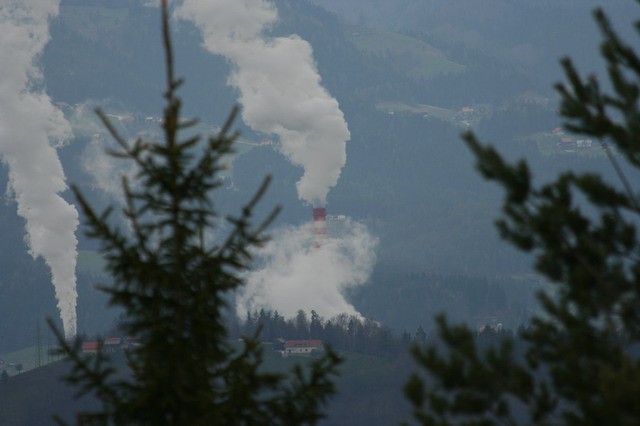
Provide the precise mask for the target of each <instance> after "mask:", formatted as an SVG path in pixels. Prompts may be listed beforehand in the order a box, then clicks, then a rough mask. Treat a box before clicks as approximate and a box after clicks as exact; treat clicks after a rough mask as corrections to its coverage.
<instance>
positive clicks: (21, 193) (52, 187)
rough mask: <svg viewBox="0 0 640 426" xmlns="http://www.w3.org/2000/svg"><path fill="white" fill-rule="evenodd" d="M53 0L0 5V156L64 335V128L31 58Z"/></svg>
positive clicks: (69, 243) (71, 236) (70, 332)
mask: <svg viewBox="0 0 640 426" xmlns="http://www.w3.org/2000/svg"><path fill="white" fill-rule="evenodd" d="M58 10H59V0H3V1H2V5H0V34H1V36H0V64H2V70H1V71H0V156H1V157H2V161H3V162H4V163H6V164H7V165H8V168H9V188H8V191H9V192H12V193H13V194H14V195H15V198H16V201H17V205H18V214H19V215H20V216H22V217H23V218H24V219H25V220H26V234H27V235H26V240H27V243H28V245H29V250H30V254H31V256H33V257H34V258H36V257H39V256H41V257H43V258H44V260H45V262H46V263H47V265H48V266H49V268H50V269H51V275H52V281H53V285H54V287H55V294H56V298H57V299H58V309H59V311H60V317H61V319H62V324H63V328H64V333H65V336H67V337H73V336H75V334H76V299H77V293H76V275H75V271H76V259H77V251H76V246H77V240H76V237H75V231H76V228H77V227H78V212H77V211H76V209H75V207H73V206H72V205H70V204H69V203H67V202H66V201H65V200H64V199H63V198H62V197H61V196H60V195H59V193H60V192H62V191H64V190H66V189H67V186H66V184H65V175H64V171H63V170H62V164H61V163H60V160H59V159H58V156H57V153H56V149H55V147H54V146H52V145H51V144H50V142H49V141H50V140H51V141H56V143H58V144H60V143H62V142H63V141H65V140H68V139H69V138H70V136H71V128H70V126H69V124H68V123H67V121H66V120H65V118H64V116H63V114H62V113H61V112H60V111H59V110H58V109H56V108H55V107H54V106H53V104H52V102H51V99H50V98H49V96H48V95H47V94H46V93H44V91H43V89H42V88H40V86H41V82H42V74H41V72H40V70H39V69H38V67H37V66H36V60H37V58H38V57H39V55H40V54H41V53H42V50H43V49H44V46H45V45H46V44H47V42H48V41H49V25H48V20H49V19H50V18H52V17H55V16H57V14H58Z"/></svg>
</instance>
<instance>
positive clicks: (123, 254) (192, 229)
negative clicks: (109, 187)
mask: <svg viewBox="0 0 640 426" xmlns="http://www.w3.org/2000/svg"><path fill="white" fill-rule="evenodd" d="M162 17H163V18H162V19H163V37H164V47H165V53H166V68H167V91H166V93H165V98H166V102H167V104H166V107H165V109H164V122H163V124H162V127H163V130H164V141H162V142H152V141H146V140H143V139H141V138H140V139H138V140H137V141H136V142H135V143H133V144H130V143H128V142H127V141H125V140H124V139H123V138H122V137H121V136H119V135H118V133H117V132H116V131H115V129H114V127H113V126H112V125H111V124H110V123H109V121H108V119H107V118H106V116H105V114H103V113H101V112H98V113H99V115H100V117H101V118H102V120H103V122H104V124H105V126H106V127H107V128H108V129H109V130H110V132H111V133H112V135H113V137H114V138H115V139H116V140H117V142H118V143H119V145H120V150H119V151H118V152H115V153H112V155H114V156H115V157H118V158H120V159H122V161H133V162H134V163H135V165H136V166H137V168H138V174H137V176H136V178H135V179H136V182H134V183H129V182H128V181H127V180H124V181H123V190H124V194H125V198H126V205H125V207H124V208H123V214H124V217H125V218H126V220H127V221H128V223H129V224H130V227H131V236H129V234H128V233H123V232H121V231H120V230H119V229H118V228H116V227H113V226H112V225H110V223H109V217H110V214H111V209H109V210H107V211H105V212H104V213H101V214H99V213H97V212H96V211H94V210H93V209H92V207H91V206H90V205H88V204H87V202H86V201H85V199H84V198H83V197H82V195H81V194H80V193H79V192H78V190H77V189H74V191H75V193H76V196H77V198H78V200H79V203H80V205H81V206H82V209H83V211H84V213H85V216H86V217H87V227H88V235H89V236H90V237H93V238H97V239H98V240H100V241H101V242H102V253H103V254H104V256H105V258H106V260H107V268H108V270H109V272H110V273H111V274H112V275H113V278H114V284H113V286H112V287H109V288H104V289H103V290H104V291H106V292H107V293H108V294H109V297H110V303H111V304H112V305H114V306H119V307H122V308H123V309H124V311H125V317H126V321H125V324H124V327H125V331H126V332H127V333H128V334H129V335H130V336H136V337H139V338H140V341H141V342H142V344H141V345H140V346H139V347H138V348H136V349H133V350H130V351H129V352H128V354H127V362H128V366H129V368H130V369H131V376H130V377H129V376H126V375H122V374H117V373H116V371H115V369H114V368H113V365H112V364H111V363H110V361H109V358H108V356H107V354H102V353H99V354H98V355H97V356H95V357H90V358H87V357H84V356H83V355H82V354H80V353H79V350H78V349H79V348H78V344H76V345H72V344H70V343H67V342H65V341H64V339H63V338H62V336H61V335H60V334H59V332H58V338H59V340H60V343H61V344H62V346H63V349H62V350H63V351H64V352H66V355H67V356H69V358H70V360H71V362H72V364H73V368H72V371H71V373H70V374H69V376H68V377H66V380H67V381H69V382H70V383H73V384H75V385H77V386H78V387H79V389H80V393H81V394H82V393H89V394H93V395H95V396H96V397H97V398H98V400H99V401H100V402H101V409H100V410H98V411H97V412H91V413H78V415H77V419H76V420H77V422H78V423H79V424H118V425H122V424H149V425H181V426H186V425H225V426H226V425H266V424H273V425H294V424H315V423H316V422H317V421H318V420H319V419H321V418H322V408H323V406H324V404H325V403H326V401H327V399H328V397H329V396H330V395H332V394H333V393H334V385H333V382H332V378H331V376H332V375H333V374H335V371H336V367H337V364H338V363H339V359H338V358H337V356H336V355H335V354H334V353H332V352H331V351H328V352H327V353H326V355H325V356H323V357H322V358H319V359H317V360H316V361H314V362H313V363H312V364H311V365H310V366H309V367H308V368H305V369H304V370H303V369H296V370H294V371H293V372H292V374H290V375H281V374H273V373H266V372H263V371H262V370H261V369H260V366H261V364H262V350H261V348H260V346H259V342H258V340H257V338H249V339H246V340H245V341H244V345H243V347H242V348H240V349H238V348H234V347H232V346H231V344H230V342H229V340H228V335H227V330H226V328H225V322H224V316H223V314H224V312H223V311H224V309H225V308H226V307H227V302H226V300H227V299H228V298H227V297H226V296H227V295H228V294H229V293H230V292H231V291H233V290H234V289H236V288H238V287H239V286H240V285H242V281H241V279H240V278H239V273H240V272H242V271H244V270H246V269H247V268H248V267H249V263H250V260H251V254H250V249H251V248H252V247H256V246H259V245H260V244H261V243H263V242H264V241H265V237H264V236H263V230H264V228H265V226H267V225H268V223H269V222H270V221H271V219H273V217H274V216H275V214H276V213H277V211H274V213H273V214H272V215H271V217H270V218H268V219H267V220H266V221H265V222H264V224H263V225H261V226H257V227H254V226H252V225H251V221H250V219H251V215H252V210H253V207H254V205H255V204H256V203H257V202H258V200H259V199H260V197H261V195H262V194H263V193H264V191H265V189H266V187H267V183H268V180H265V183H264V185H263V186H262V187H261V188H260V189H259V191H258V192H257V194H256V196H255V197H254V199H253V200H251V201H250V202H249V203H248V204H247V205H246V207H245V208H244V209H243V210H242V212H241V214H240V215H239V216H238V217H234V218H231V217H229V218H227V220H228V221H229V222H230V224H231V228H232V229H231V231H230V233H229V235H228V236H227V238H226V239H225V240H224V241H222V242H221V243H215V244H210V243H209V242H208V241H207V238H206V234H207V232H208V231H209V230H211V229H212V228H214V226H215V223H216V221H217V220H218V218H219V216H217V214H216V213H215V211H214V205H213V201H212V199H211V198H210V196H211V191H212V190H214V189H216V187H218V186H219V185H220V178H219V176H218V175H217V173H218V172H219V171H220V170H221V158H222V157H223V156H224V155H225V154H229V153H231V152H232V151H233V147H232V145H233V142H234V139H235V138H236V137H237V134H232V135H229V128H230V126H231V125H232V122H233V119H234V117H235V114H236V112H235V111H234V112H233V113H232V114H231V116H230V118H229V120H228V122H227V124H226V125H225V126H224V128H223V129H222V131H221V132H220V134H219V135H218V136H216V137H210V138H209V139H208V140H207V141H206V143H200V142H199V141H200V138H199V137H194V138H189V139H187V140H181V139H180V138H179V134H180V131H181V130H182V129H184V128H186V127H189V126H191V125H193V124H194V123H193V122H185V121H183V120H182V119H181V116H180V110H181V102H180V99H179V98H178V97H176V90H177V89H178V87H179V86H180V84H181V81H180V80H177V79H176V78H175V77H174V75H173V56H172V54H173V52H172V47H171V38H170V34H169V18H168V10H167V1H166V0H164V1H163V2H162Z"/></svg>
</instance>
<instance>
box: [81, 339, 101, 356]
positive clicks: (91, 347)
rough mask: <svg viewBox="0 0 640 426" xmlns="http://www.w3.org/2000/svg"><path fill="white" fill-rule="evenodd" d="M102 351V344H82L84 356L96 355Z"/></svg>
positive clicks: (92, 342)
mask: <svg viewBox="0 0 640 426" xmlns="http://www.w3.org/2000/svg"><path fill="white" fill-rule="evenodd" d="M99 350H100V342H98V341H91V342H82V353H83V354H84V355H95V354H97V353H98V351H99Z"/></svg>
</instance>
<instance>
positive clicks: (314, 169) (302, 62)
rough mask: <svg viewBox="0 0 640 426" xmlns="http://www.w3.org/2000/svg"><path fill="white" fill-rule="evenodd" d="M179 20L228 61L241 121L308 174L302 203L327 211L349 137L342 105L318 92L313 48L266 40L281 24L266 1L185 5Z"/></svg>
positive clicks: (209, 0)
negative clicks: (276, 143)
mask: <svg viewBox="0 0 640 426" xmlns="http://www.w3.org/2000/svg"><path fill="white" fill-rule="evenodd" d="M176 16H178V17H180V18H183V19H189V20H192V21H193V22H194V23H195V24H196V26H197V27H198V28H199V29H200V31H201V32H202V34H203V38H204V46H205V48H206V49H208V50H209V51H210V52H212V53H216V54H220V55H223V56H225V57H226V58H227V59H228V60H230V61H231V63H232V64H233V65H234V71H233V73H232V75H231V76H230V78H229V83H230V84H231V85H233V86H234V87H236V88H237V89H238V90H239V92H240V103H241V104H242V107H243V110H242V118H243V120H244V121H245V123H247V124H248V125H249V126H251V128H253V129H254V130H256V131H259V132H263V133H269V134H276V135H278V136H279V138H280V150H281V152H282V153H283V154H284V155H286V156H287V158H289V160H290V161H291V162H292V163H293V164H295V165H298V166H302V167H303V168H304V175H303V176H302V178H301V179H300V180H299V181H298V183H297V188H298V196H299V197H300V198H301V199H302V200H304V201H306V202H308V203H310V204H313V205H324V204H325V202H326V198H327V194H328V192H329V190H330V189H331V188H332V187H334V186H335V185H336V183H337V182H338V179H339V178H340V173H341V171H342V167H343V166H344V164H345V162H346V142H347V140H349V138H350V134H349V129H348V128H347V124H346V122H345V120H344V115H343V114H342V111H340V108H339V106H338V102H337V101H336V100H335V99H334V98H333V97H331V95H329V93H328V92H327V91H326V90H325V89H324V88H323V87H322V86H321V85H320V75H319V74H318V71H317V69H316V65H315V62H314V60H313V54H312V49H311V46H310V45H309V43H307V42H306V41H305V40H303V39H301V38H300V37H298V36H296V35H292V36H289V37H275V38H263V32H264V30H265V29H267V28H268V27H269V26H271V25H273V24H274V23H275V22H276V20H277V19H278V14H277V11H276V9H275V7H274V6H273V5H272V4H271V3H268V2H267V1H264V0H185V1H184V2H183V3H182V5H181V6H180V7H179V8H178V9H177V10H176Z"/></svg>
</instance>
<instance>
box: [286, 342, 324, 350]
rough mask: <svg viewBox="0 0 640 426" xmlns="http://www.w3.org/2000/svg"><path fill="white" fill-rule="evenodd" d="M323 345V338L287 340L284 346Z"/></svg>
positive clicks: (305, 346)
mask: <svg viewBox="0 0 640 426" xmlns="http://www.w3.org/2000/svg"><path fill="white" fill-rule="evenodd" d="M321 346H322V341H321V340H286V341H285V342H284V347H285V349H286V348H319V347H321Z"/></svg>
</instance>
